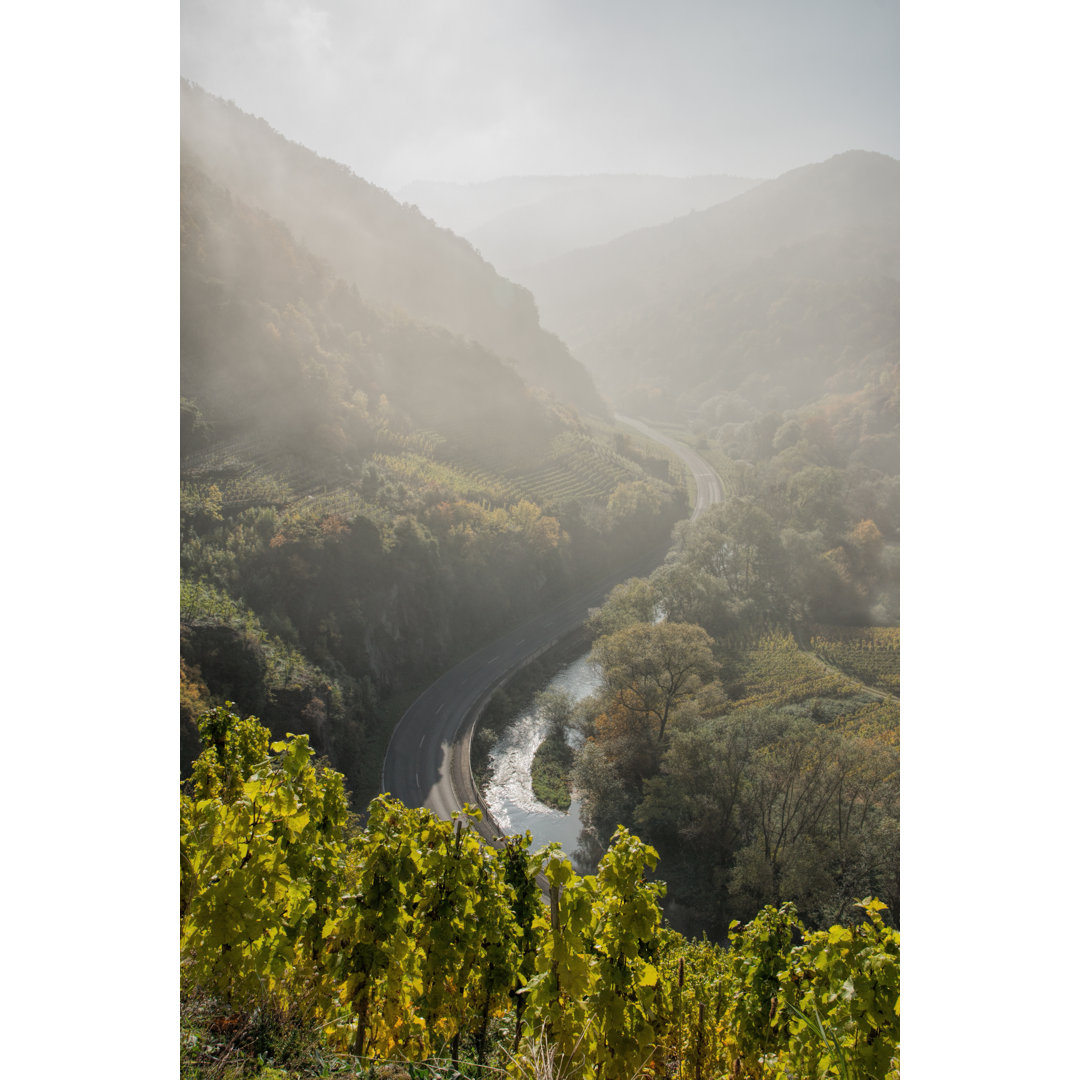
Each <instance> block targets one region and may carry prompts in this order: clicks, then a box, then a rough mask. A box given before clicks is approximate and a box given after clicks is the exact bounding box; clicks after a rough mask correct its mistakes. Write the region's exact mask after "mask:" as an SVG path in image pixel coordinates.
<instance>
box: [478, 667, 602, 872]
mask: <svg viewBox="0 0 1080 1080" xmlns="http://www.w3.org/2000/svg"><path fill="white" fill-rule="evenodd" d="M599 686H600V672H599V671H598V670H597V668H596V666H595V665H593V664H590V663H589V658H588V656H582V657H579V658H578V659H577V660H574V661H573V662H572V663H570V664H568V665H567V666H566V667H564V668H563V669H562V670H561V671H559V672H558V674H556V675H555V676H554V677H553V678H552V679H551V681H550V682H548V684H547V685H546V686H545V687H544V689H545V690H562V691H563V692H564V693H566V694H569V695H570V697H571V698H572V699H573V700H574V701H575V702H578V701H581V700H582V699H583V698H586V697H588V696H589V695H590V694H592V693H594V692H595V691H596V690H597V689H598V688H599ZM546 734H547V724H546V723H545V722H544V720H543V719H542V718H541V717H540V716H539V715H538V714H537V713H536V711H535V710H533V709H526V710H524V711H523V712H521V713H519V714H518V715H517V716H516V717H514V719H513V720H511V721H510V723H509V725H508V726H507V728H506V730H505V731H504V732H503V734H502V736H501V737H500V738H499V740H498V741H497V742H496V743H495V745H494V746H493V747H492V749H491V763H492V777H491V782H490V783H489V784H488V786H487V788H486V790H485V791H484V801H485V802H486V803H487V805H488V809H489V810H490V811H491V816H492V817H493V818H494V819H495V821H496V822H497V823H498V826H499V828H500V829H502V831H503V832H504V833H506V834H507V835H510V834H512V833H523V832H525V830H526V829H528V830H529V832H531V833H532V849H533V850H534V851H535V850H536V849H538V848H540V847H543V845H544V844H548V843H552V842H555V843H559V844H561V845H562V848H563V851H565V852H566V853H567V855H569V856H570V861H571V862H572V863H573V866H574V869H575V870H576V871H577V872H578V873H579V874H580V873H592V872H593V871H594V870H595V869H596V859H597V857H598V855H599V851H598V850H594V848H595V847H596V845H595V844H591V843H589V841H588V837H586V838H585V840H584V842H583V841H582V837H581V807H580V804H579V802H578V799H577V796H576V795H574V796H573V798H572V799H571V802H570V809H569V810H568V811H567V812H566V813H565V814H564V813H561V812H560V811H558V810H552V809H551V808H550V807H548V806H545V805H544V804H543V803H542V802H540V801H539V800H538V799H537V798H536V796H534V795H533V792H532V779H531V770H532V760H533V756H534V755H535V754H536V750H537V747H539V745H540V744H541V743H542V742H543V741H544V736H545V735H546ZM567 737H568V739H569V741H570V744H571V745H572V746H576V745H578V744H580V742H581V736H580V734H578V733H577V732H568V733H567Z"/></svg>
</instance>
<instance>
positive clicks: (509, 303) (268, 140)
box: [180, 82, 604, 413]
mask: <svg viewBox="0 0 1080 1080" xmlns="http://www.w3.org/2000/svg"><path fill="white" fill-rule="evenodd" d="M180 120H181V124H180V131H181V139H182V142H183V144H184V145H185V147H186V148H187V151H188V153H190V154H191V155H193V156H194V157H195V158H197V159H198V160H199V162H201V167H202V168H203V169H204V170H205V171H206V172H207V173H208V174H209V175H210V176H212V177H213V178H214V179H215V180H216V181H217V182H218V183H220V184H222V185H223V186H225V187H227V188H229V189H230V190H232V191H235V192H238V193H242V195H243V198H244V199H245V201H246V202H248V203H249V204H250V205H251V206H253V207H255V208H257V209H260V210H264V211H266V212H267V213H269V214H271V215H272V216H273V217H274V218H276V219H278V220H279V221H281V222H282V223H284V224H285V225H286V226H287V228H288V229H289V230H290V231H291V233H292V235H293V236H294V238H295V239H296V241H297V242H298V243H299V244H301V245H303V247H304V248H305V249H306V250H308V251H310V252H312V253H314V254H315V255H317V256H318V257H319V258H321V259H323V260H325V261H326V262H327V263H328V264H329V266H330V267H331V270H332V272H333V274H334V275H335V276H337V277H340V278H342V279H343V280H345V281H347V282H349V283H351V284H354V285H355V286H356V287H357V288H358V289H359V291H360V294H361V295H362V296H363V297H364V298H365V299H366V300H369V301H374V302H377V303H380V304H385V305H391V306H393V307H398V308H400V309H401V310H402V311H403V312H405V313H406V314H408V315H409V316H410V317H411V318H413V319H417V320H420V321H423V322H430V323H434V324H436V325H438V326H443V327H446V328H447V329H449V330H451V331H453V332H454V333H455V334H458V335H462V336H464V337H471V338H475V339H476V341H478V342H479V343H480V344H482V345H484V346H485V347H486V348H488V349H489V350H491V351H492V352H494V353H495V354H496V355H497V356H499V357H501V358H503V359H504V360H507V361H509V362H511V363H512V364H513V365H515V366H516V367H517V368H518V370H519V371H520V373H521V375H522V376H523V378H525V379H526V381H527V382H529V383H530V384H532V385H535V386H539V387H542V388H544V389H545V390H547V391H549V392H550V393H551V394H552V395H553V396H554V397H556V398H557V399H559V400H562V401H566V402H570V403H572V404H574V405H575V406H577V407H578V408H580V409H584V410H587V411H593V412H598V413H602V412H603V411H604V407H603V405H602V404H601V402H600V399H599V397H598V396H597V394H596V390H595V387H594V386H593V384H592V381H591V380H590V378H589V376H588V375H586V374H585V371H584V369H583V368H582V367H581V365H580V364H579V363H578V361H577V360H575V359H574V358H573V357H571V355H570V353H569V352H568V351H567V349H566V346H565V345H564V344H563V343H562V342H561V341H560V340H559V339H558V338H556V337H555V336H554V335H553V334H550V333H548V332H546V331H545V330H543V329H541V327H540V325H539V321H538V317H537V311H536V305H535V303H534V301H533V298H532V296H530V294H529V293H528V292H527V291H526V290H525V289H523V288H521V287H520V286H519V285H515V284H513V283H511V282H510V281H507V280H506V279H505V278H502V277H499V275H498V274H496V273H495V271H494V270H493V269H492V267H491V266H490V265H489V264H488V263H485V262H484V260H483V259H482V258H481V257H480V256H479V255H478V254H477V253H476V251H475V250H474V249H473V248H472V247H471V246H470V244H469V243H468V242H467V241H465V240H463V239H461V238H460V237H458V236H456V235H454V234H453V233H451V232H450V231H449V230H447V229H441V228H439V227H438V226H436V225H435V224H434V223H433V222H431V221H429V220H428V219H427V218H425V217H424V216H423V215H422V214H421V213H420V212H419V211H418V210H417V209H416V208H415V207H408V206H403V205H402V204H400V203H398V202H397V201H396V200H395V199H394V198H392V197H391V196H390V194H389V193H388V192H386V191H384V190H382V189H381V188H378V187H375V186H374V185H373V184H370V183H368V182H367V181H365V180H363V179H361V178H360V177H358V176H356V175H355V174H354V173H353V172H351V171H350V170H349V169H348V168H346V167H345V166H343V165H339V164H338V163H337V162H334V161H329V160H327V159H325V158H321V157H319V156H318V155H317V154H315V153H313V152H312V151H311V150H308V149H307V148H305V147H303V146H300V145H298V144H297V143H293V142H290V141H288V140H287V139H285V138H283V137H282V136H281V135H279V134H277V133H276V132H275V131H274V130H273V129H272V128H271V127H270V126H269V125H268V124H267V123H266V122H265V121H262V120H259V119H257V118H255V117H253V116H249V115H248V114H246V113H244V112H242V111H241V110H240V109H238V108H237V107H236V106H235V105H233V104H231V103H228V102H225V101H222V100H221V99H220V98H216V97H213V96H212V95H210V94H207V93H206V92H205V91H203V90H202V89H200V88H199V87H197V86H194V85H192V84H191V83H186V82H185V83H183V84H182V86H181V95H180Z"/></svg>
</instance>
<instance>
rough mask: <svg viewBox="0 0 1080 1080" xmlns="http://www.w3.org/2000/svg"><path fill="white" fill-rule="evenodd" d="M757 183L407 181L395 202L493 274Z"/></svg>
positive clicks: (632, 178) (706, 179)
mask: <svg viewBox="0 0 1080 1080" xmlns="http://www.w3.org/2000/svg"><path fill="white" fill-rule="evenodd" d="M760 182H761V181H760V180H751V179H746V178H743V177H736V176H694V177H687V178H676V177H666V176H640V175H599V176H527V177H504V178H502V179H499V180H491V181H488V182H485V183H477V184H449V183H434V182H414V183H412V184H409V185H407V186H406V187H404V188H402V189H401V191H400V193H399V194H400V195H401V197H402V199H403V200H405V201H408V202H413V203H416V204H417V205H418V206H419V208H420V209H421V211H422V212H423V213H425V214H427V215H429V216H430V217H431V218H433V219H434V220H435V221H438V222H439V223H440V224H441V225H445V226H446V227H447V228H450V229H453V230H454V231H455V232H457V233H460V234H461V235H462V236H464V237H466V238H467V239H468V240H469V241H470V242H471V243H473V244H474V245H475V246H476V247H477V248H478V249H479V250H480V252H481V253H482V254H483V256H484V258H486V259H488V260H489V261H490V262H492V263H493V264H494V265H495V266H496V267H497V268H498V269H499V271H500V272H501V273H505V274H507V275H508V276H510V277H512V278H515V279H516V278H517V277H518V276H520V273H519V272H520V271H521V270H522V268H524V267H528V266H531V265H533V264H535V263H540V262H545V261H547V260H549V259H552V258H555V257H557V256H559V255H562V254H565V253H566V252H569V251H573V250H576V249H578V248H583V247H591V246H593V245H596V244H602V243H606V242H607V241H609V240H614V239H615V238H616V237H619V236H622V235H623V234H625V233H628V232H632V231H634V230H636V229H639V228H643V227H645V226H649V225H658V224H661V223H663V222H667V221H670V220H672V219H673V218H676V217H680V216H682V215H683V214H687V213H689V212H690V211H692V210H695V209H697V210H703V209H705V208H707V207H710V206H714V205H715V204H717V203H720V202H723V201H724V200H726V199H730V198H732V197H734V196H735V195H739V194H741V193H742V192H743V191H746V190H749V189H750V188H752V187H754V186H755V185H756V184H758V183H760Z"/></svg>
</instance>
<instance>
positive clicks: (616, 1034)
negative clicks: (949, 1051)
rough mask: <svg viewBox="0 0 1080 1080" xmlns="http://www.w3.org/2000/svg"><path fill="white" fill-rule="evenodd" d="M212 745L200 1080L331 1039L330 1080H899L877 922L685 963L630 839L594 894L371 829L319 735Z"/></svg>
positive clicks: (186, 850) (248, 732)
mask: <svg viewBox="0 0 1080 1080" xmlns="http://www.w3.org/2000/svg"><path fill="white" fill-rule="evenodd" d="M199 729H200V736H201V738H202V741H203V746H204V751H203V754H202V755H201V756H200V758H199V760H198V762H197V763H196V765H195V768H194V772H193V775H192V778H191V780H190V781H189V783H188V784H187V785H186V790H185V792H184V795H183V797H182V802H181V834H180V847H181V972H182V1006H181V1025H182V1034H181V1045H182V1047H183V1050H182V1061H181V1075H182V1076H183V1077H191V1078H194V1077H209V1076H211V1075H221V1074H222V1071H223V1069H224V1068H225V1066H226V1065H227V1064H229V1063H230V1058H231V1060H232V1064H234V1066H239V1065H240V1064H241V1063H242V1059H243V1056H244V1054H245V1053H247V1054H248V1055H250V1059H254V1057H255V1054H256V1053H257V1052H258V1053H259V1054H260V1057H259V1061H258V1063H257V1067H262V1066H263V1065H264V1064H265V1062H264V1059H263V1058H262V1056H261V1054H262V1052H263V1051H261V1050H257V1049H256V1048H257V1047H259V1046H263V1047H265V1046H266V1045H268V1040H267V1030H268V1027H273V1025H275V1024H276V1025H277V1026H278V1027H279V1028H288V1029H289V1030H291V1031H292V1032H294V1033H295V1032H297V1031H300V1030H303V1031H305V1032H307V1033H308V1035H309V1037H310V1039H318V1040H319V1042H320V1043H321V1045H322V1046H323V1047H324V1056H323V1058H322V1062H323V1064H322V1067H321V1070H320V1072H319V1075H327V1074H328V1066H327V1064H326V1063H327V1060H328V1059H327V1055H330V1056H331V1057H333V1055H336V1057H333V1060H334V1061H336V1062H339V1063H343V1062H345V1061H352V1062H354V1064H355V1066H356V1068H357V1069H360V1068H362V1069H364V1070H365V1071H364V1073H363V1075H366V1076H369V1077H374V1076H380V1077H391V1076H397V1077H406V1076H410V1075H425V1076H430V1077H434V1076H445V1077H476V1076H491V1075H502V1076H511V1077H535V1076H542V1075H546V1076H574V1077H580V1078H581V1080H628V1078H631V1077H652V1078H659V1077H670V1078H675V1077H679V1078H687V1080H688V1078H690V1077H693V1078H694V1080H703V1078H710V1080H712V1078H721V1077H722V1078H734V1077H739V1078H740V1080H786V1078H790V1077H812V1076H819V1077H825V1076H831V1075H839V1076H843V1077H847V1078H850V1080H898V1077H899V933H898V931H896V930H894V929H891V928H889V927H888V926H886V924H885V922H884V921H883V919H882V915H881V912H882V910H883V905H882V904H880V903H879V902H878V901H876V900H872V899H866V900H863V901H862V902H861V905H860V906H861V910H862V912H863V914H862V916H861V917H860V918H859V919H857V920H856V921H855V922H854V923H853V924H852V925H846V926H840V925H836V926H832V927H829V928H828V929H824V930H819V931H809V930H807V928H806V927H805V926H804V925H803V924H802V923H801V922H800V920H799V918H798V916H797V914H796V912H795V911H794V909H793V908H792V907H791V905H790V904H784V905H781V906H780V907H778V908H777V907H767V908H765V909H764V910H763V911H761V912H760V913H759V914H758V915H757V917H756V918H754V919H753V920H752V921H750V922H748V923H747V924H745V925H741V924H737V923H733V924H732V925H731V927H730V929H729V944H728V947H727V948H724V949H720V948H718V947H716V946H714V945H713V944H710V943H708V942H706V941H704V940H700V941H693V942H691V941H687V940H686V939H685V938H683V937H682V936H681V935H679V934H677V933H675V932H674V931H672V930H670V929H669V928H667V927H665V926H664V925H663V923H662V917H661V912H660V907H659V899H660V898H661V896H662V895H663V893H664V885H663V884H662V883H661V882H659V881H657V880H655V879H654V876H653V871H654V870H655V868H656V862H657V856H656V852H655V850H654V849H653V848H651V847H649V846H648V845H646V844H645V843H643V842H642V841H641V840H640V839H638V838H637V837H636V836H633V835H632V834H630V833H629V832H628V831H627V830H625V829H624V828H622V827H621V826H620V827H619V829H618V830H617V832H616V833H615V835H614V836H613V837H612V840H611V844H610V846H609V848H608V850H607V853H606V854H605V855H604V857H603V859H602V860H601V862H600V866H599V870H598V872H597V874H596V875H595V876H594V875H589V876H584V877H582V876H578V875H577V874H575V873H574V871H573V868H572V866H571V864H570V861H569V860H568V859H567V858H565V857H564V855H563V853H562V851H561V849H560V848H559V847H558V846H557V845H549V846H547V847H545V848H544V849H542V850H541V851H539V852H537V853H533V854H530V853H529V851H528V842H527V837H526V838H521V837H510V838H508V839H507V840H506V842H505V843H504V844H503V845H502V846H500V847H498V848H495V847H490V846H488V845H487V844H486V843H484V842H483V841H482V840H481V838H480V837H479V835H478V834H477V833H476V832H475V831H473V830H472V829H471V828H469V827H468V826H469V822H470V820H471V818H472V817H475V816H476V812H475V811H472V810H470V809H469V808H466V810H465V811H464V812H463V813H461V814H459V815H457V816H456V818H455V820H454V821H451V822H448V821H442V820H440V819H438V818H437V817H435V816H434V815H433V814H431V813H430V812H429V811H427V810H423V809H420V810H412V809H407V808H406V807H405V806H403V805H402V804H401V803H399V802H397V801H395V800H392V799H390V798H389V797H388V796H379V797H378V798H376V799H375V800H374V801H373V802H372V803H371V805H370V807H369V808H368V813H367V818H366V822H365V823H364V826H363V828H357V827H356V826H355V825H351V824H350V821H349V816H348V813H347V799H346V795H345V791H344V786H343V781H342V777H341V776H340V775H339V774H338V773H336V772H334V771H333V770H331V769H327V768H321V767H317V766H316V764H315V763H314V762H313V760H312V754H311V750H310V747H309V746H308V740H307V738H306V736H299V737H295V736H290V737H288V738H287V739H286V740H284V741H281V742H276V743H274V744H273V745H270V743H269V732H268V731H267V730H266V729H265V728H264V727H262V726H261V725H260V724H259V722H258V721H257V720H255V719H254V718H248V719H246V720H241V719H240V718H239V717H238V716H236V715H234V714H232V713H230V712H228V711H227V709H222V708H218V709H216V710H213V711H211V712H209V713H206V714H204V716H203V717H202V718H201V720H200V723H199ZM540 874H542V875H543V879H544V881H545V883H546V885H545V889H544V891H543V892H542V891H541V888H540V886H539V885H538V875H540ZM296 1042H297V1040H296V1039H295V1038H292V1040H291V1041H290V1039H289V1038H279V1039H278V1040H277V1042H276V1044H275V1045H276V1046H277V1047H278V1052H279V1054H280V1057H279V1060H278V1062H276V1063H275V1064H282V1065H288V1064H289V1063H290V1062H289V1054H290V1053H294V1054H295V1053H296V1050H295V1045H296ZM290 1048H292V1049H290ZM420 1062H426V1063H427V1065H426V1066H425V1067H424V1069H423V1071H420V1072H416V1071H414V1070H415V1069H416V1068H417V1063H420ZM253 1064H254V1062H253ZM253 1071H254V1069H253ZM335 1071H336V1070H335ZM350 1071H352V1070H350ZM357 1074H358V1073H357V1072H355V1071H353V1075H357ZM264 1075H266V1076H270V1075H274V1076H283V1075H290V1076H292V1075H297V1074H296V1073H294V1072H290V1073H288V1074H285V1073H281V1072H279V1071H277V1069H274V1070H271V1071H268V1072H266V1073H265V1074H264ZM306 1075H314V1074H313V1073H308V1074H306Z"/></svg>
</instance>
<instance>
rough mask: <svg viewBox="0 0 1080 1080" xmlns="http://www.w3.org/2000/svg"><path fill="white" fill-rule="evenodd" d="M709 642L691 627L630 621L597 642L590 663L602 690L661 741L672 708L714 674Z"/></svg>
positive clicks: (709, 640)
mask: <svg viewBox="0 0 1080 1080" xmlns="http://www.w3.org/2000/svg"><path fill="white" fill-rule="evenodd" d="M712 646H713V640H712V638H710V637H709V635H708V634H706V633H705V631H704V630H703V629H702V628H701V627H700V626H695V625H693V624H691V623H672V622H666V621H665V622H659V623H646V622H638V623H631V624H630V625H629V626H626V627H624V628H623V629H622V630H618V631H616V632H615V633H614V634H609V635H607V636H606V637H602V638H600V640H599V641H597V642H596V644H595V645H594V646H593V650H592V659H593V661H594V662H596V663H598V664H599V665H600V667H601V670H602V678H603V692H604V694H605V696H606V697H607V698H608V700H609V701H614V700H616V699H617V700H618V702H619V704H620V705H621V706H622V708H624V709H626V710H627V711H628V712H629V713H631V714H633V715H634V716H635V717H636V718H637V720H638V722H639V724H640V725H641V726H642V727H643V728H645V729H646V730H649V729H652V728H655V740H656V742H657V744H661V743H663V740H664V735H665V732H666V729H667V725H668V720H669V719H670V717H671V713H672V710H673V709H674V708H675V707H676V706H677V705H678V704H679V703H680V702H682V701H684V700H685V699H686V698H688V697H689V696H690V695H691V694H693V693H694V691H696V690H697V689H698V688H699V687H700V686H701V684H702V682H703V681H706V680H708V679H711V678H715V677H716V674H717V670H718V669H717V664H716V661H715V660H714V659H713V654H712Z"/></svg>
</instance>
